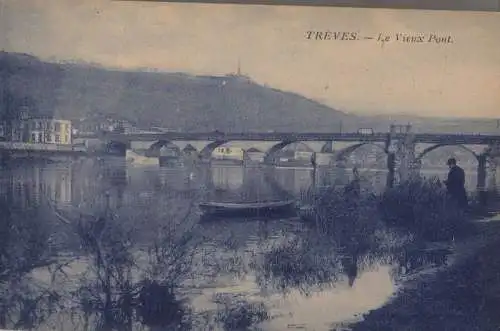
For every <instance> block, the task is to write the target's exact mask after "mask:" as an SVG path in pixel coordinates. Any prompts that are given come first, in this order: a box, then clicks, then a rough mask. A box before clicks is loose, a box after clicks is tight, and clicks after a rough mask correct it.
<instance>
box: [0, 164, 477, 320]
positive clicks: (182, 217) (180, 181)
mask: <svg viewBox="0 0 500 331" xmlns="http://www.w3.org/2000/svg"><path fill="white" fill-rule="evenodd" d="M446 170H447V169H445V168H443V169H442V170H438V171H434V172H433V171H425V170H424V172H423V173H424V175H426V176H438V177H441V178H443V177H444V175H445V174H446ZM360 173H361V176H362V177H363V182H362V183H363V186H365V187H366V188H367V189H371V190H375V191H380V190H382V189H383V188H384V185H385V173H384V172H383V171H372V170H368V169H360ZM312 174H313V172H312V170H311V169H287V168H275V169H271V170H270V169H267V170H264V169H261V168H257V167H255V168H242V167H235V166H216V167H211V168H208V167H198V168H193V167H191V168H175V169H174V168H171V169H165V168H158V167H150V166H148V167H138V166H131V165H127V164H125V163H123V162H122V161H120V160H117V159H109V160H103V159H101V160H96V159H87V160H80V161H75V162H73V163H54V164H48V165H47V164H44V165H23V166H19V167H12V168H10V169H3V170H2V171H1V173H0V181H1V186H0V188H1V194H2V195H3V196H5V197H8V200H9V201H10V203H11V206H12V208H17V210H20V211H21V213H22V212H23V210H29V209H30V208H31V206H34V205H40V204H43V201H45V200H46V201H49V202H50V204H51V205H52V206H54V208H56V210H60V211H63V212H64V211H65V212H67V214H65V215H69V216H67V217H69V218H71V217H72V215H76V213H77V212H78V213H80V212H81V213H84V214H86V215H88V214H90V215H101V214H103V213H109V212H110V211H111V212H112V213H113V215H115V217H116V218H117V219H118V220H119V222H120V226H121V225H123V227H127V229H129V230H130V229H132V230H133V231H131V232H133V238H134V239H133V242H134V244H133V245H132V246H128V247H129V249H130V250H131V251H132V252H133V253H134V254H135V255H134V256H136V257H137V261H139V262H137V264H138V265H139V267H138V270H139V271H140V270H141V268H143V269H145V268H147V267H146V265H147V262H145V260H146V259H145V253H144V252H145V251H144V250H141V249H140V248H141V247H147V246H148V244H150V243H151V242H152V241H153V238H155V235H157V234H158V232H159V229H160V228H162V229H164V228H165V227H167V228H168V229H169V231H170V233H176V234H179V233H180V234H182V233H187V232H189V233H190V234H191V236H192V237H194V238H195V241H197V244H196V245H193V246H192V250H193V251H196V252H195V253H193V256H192V260H191V262H190V263H191V264H192V267H193V268H192V270H191V271H190V272H189V275H188V276H186V277H185V279H183V281H182V286H179V288H178V289H177V293H178V295H179V296H182V297H185V298H186V299H187V300H188V302H189V306H190V307H191V309H192V310H193V311H194V315H197V316H202V317H203V318H205V319H203V318H202V317H200V318H201V321H200V322H198V324H196V325H197V326H195V327H193V328H194V329H198V330H210V329H214V330H218V329H223V327H222V326H220V325H219V326H216V327H212V328H209V327H208V326H207V325H208V324H210V323H211V322H210V321H211V320H210V318H209V317H206V316H208V315H210V312H212V313H213V312H215V311H217V310H220V309H221V307H226V308H227V304H229V303H230V302H246V304H249V303H263V304H264V305H265V307H266V312H267V314H268V316H269V317H270V318H269V319H267V320H265V321H262V322H259V321H258V322H259V323H256V327H258V328H260V329H261V330H288V329H290V330H291V329H304V330H329V329H331V328H332V327H333V326H335V325H337V326H338V325H341V324H342V323H344V322H348V321H352V320H355V319H356V318H358V316H359V315H360V314H363V313H366V312H367V311H369V310H371V309H375V308H377V307H380V306H381V305H383V304H384V303H385V302H387V300H389V299H390V298H391V296H392V295H393V294H394V293H395V291H396V290H397V287H398V281H399V280H400V279H401V277H403V276H404V274H408V273H411V272H414V271H418V270H419V268H422V267H423V266H425V265H427V266H430V265H435V264H439V263H442V259H440V258H439V257H434V256H430V257H429V256H427V257H425V256H420V255H419V256H418V257H408V256H407V257H406V260H405V262H404V263H402V262H401V261H399V262H398V259H397V258H395V257H394V256H393V257H388V256H376V254H373V256H371V255H370V253H369V252H368V254H365V255H364V256H361V257H359V259H357V260H356V261H357V262H355V263H354V264H355V267H354V271H353V270H352V267H351V268H350V267H349V263H346V262H345V258H346V254H345V252H344V253H343V252H340V251H335V249H332V248H331V247H329V246H327V245H317V246H314V248H311V249H310V250H308V249H306V250H305V251H306V252H307V253H306V254H304V255H301V256H299V255H298V254H299V253H294V252H295V251H294V249H295V248H296V247H297V245H310V243H311V242H315V241H317V239H316V237H315V234H314V233H312V232H310V230H309V229H308V228H307V226H305V225H304V224H303V223H302V222H300V221H297V220H296V219H256V220H247V221H241V220H236V219H218V220H208V221H204V222H199V219H200V218H199V212H198V211H197V210H196V208H194V207H193V203H195V202H197V201H203V200H204V199H205V200H206V199H221V200H230V199H233V200H241V199H248V200H254V199H256V198H260V199H262V198H264V199H265V198H268V199H278V198H290V197H298V196H300V194H301V191H303V190H304V189H307V188H308V187H310V186H311V185H313V183H314V185H316V186H322V185H344V184H346V183H347V182H348V181H349V179H350V176H351V170H350V169H319V170H317V172H316V173H315V176H313V175H312ZM475 176H476V175H475V174H474V173H468V183H467V185H468V188H469V189H471V190H472V189H473V188H474V187H475ZM37 215H39V216H38V217H39V219H40V222H42V220H46V219H47V220H49V222H52V223H51V224H53V221H52V220H53V219H55V218H56V216H55V215H54V210H53V209H52V208H47V209H42V211H40V214H37ZM25 217H30V216H28V215H26V216H25ZM69 221H70V222H71V221H72V220H71V219H70V220H69ZM56 224H57V223H56ZM64 226H65V225H63V224H62V223H61V225H60V226H57V225H56V226H55V229H56V231H58V230H57V229H62V228H63V227H64ZM61 232H63V231H62V230H61ZM304 234H305V237H307V238H308V239H309V241H308V242H307V243H305V244H304V243H303V242H301V241H300V240H299V241H296V240H298V239H297V238H299V236H302V237H304ZM385 235H387V234H385ZM62 237H64V236H63V235H62ZM62 241H64V240H62ZM67 241H68V240H67ZM69 241H71V239H70V240H69ZM134 245H135V246H134ZM70 246H71V245H70ZM70 246H67V245H66V246H64V247H63V248H60V249H61V250H65V256H66V259H69V264H68V265H67V266H66V267H65V269H64V270H65V272H66V273H67V274H69V275H71V277H69V278H65V280H64V281H59V282H57V283H56V284H57V285H53V286H55V289H56V290H60V291H61V292H64V293H66V294H67V295H68V303H66V304H65V306H66V307H69V306H71V302H72V303H74V302H75V300H76V301H78V298H76V299H75V296H74V295H72V296H71V295H69V294H68V293H69V292H70V288H73V287H76V286H77V284H79V283H78V282H79V279H80V278H79V277H82V275H83V272H84V271H85V270H86V267H87V265H88V264H89V263H90V262H88V259H86V258H85V257H82V258H81V259H78V260H77V259H75V258H74V255H72V254H68V252H70V251H71V250H72V249H73V247H70ZM76 246H78V245H76ZM76 246H75V247H76ZM284 247H285V249H284ZM308 247H309V246H308ZM311 247H312V246H311ZM75 249H77V248H75ZM301 252H304V250H301ZM301 254H302V253H301ZM68 256H69V257H68ZM347 258H349V257H348V256H347ZM350 258H351V259H352V257H350ZM287 259H288V260H294V259H295V260H294V261H291V262H290V261H289V262H284V261H285V260H287ZM411 259H413V260H412V262H411V263H409V262H408V260H411ZM288 260H287V261H288ZM141 261H142V262H141ZM273 261H274V262H273ZM273 263H274V264H273ZM271 265H273V266H274V267H270V266H271ZM276 265H278V266H279V268H277V267H276ZM141 266H142V267H141ZM351 266H352V263H351ZM273 268H274V269H273ZM139 271H138V273H140V272H139ZM76 279H78V281H76ZM48 280H49V277H48V272H47V270H46V269H40V270H37V271H36V272H35V273H34V274H32V275H30V277H27V278H26V282H28V283H30V282H31V283H33V284H37V285H36V286H42V285H40V284H45V285H46V284H48V283H49V281H48ZM60 295H61V296H64V295H63V294H60ZM69 297H71V298H69ZM214 314H215V313H214ZM70 315H71V314H70V313H69V311H65V310H64V306H63V307H62V308H60V309H59V310H57V311H56V312H54V313H53V314H52V315H50V316H49V318H48V319H47V320H46V321H44V322H40V323H38V324H36V325H35V326H33V328H34V329H39V330H54V329H55V330H59V329H61V330H62V329H68V330H69V329H72V330H84V329H85V328H84V327H83V326H82V325H83V324H80V322H75V321H74V320H72V319H70V318H69V317H68V316H70ZM210 316H212V315H210ZM230 328H231V327H229V329H230ZM88 329H90V330H92V329H97V328H96V327H92V326H90V327H89V328H88ZM136 329H137V330H139V329H141V328H140V327H139V326H138V327H137V328H136ZM151 330H153V329H151Z"/></svg>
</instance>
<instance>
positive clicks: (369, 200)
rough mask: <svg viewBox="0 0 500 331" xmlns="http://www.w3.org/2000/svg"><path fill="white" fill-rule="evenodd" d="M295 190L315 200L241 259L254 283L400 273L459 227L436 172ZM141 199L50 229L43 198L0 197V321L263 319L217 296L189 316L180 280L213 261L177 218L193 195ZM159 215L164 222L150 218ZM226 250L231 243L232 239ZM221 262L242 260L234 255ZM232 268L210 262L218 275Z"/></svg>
mask: <svg viewBox="0 0 500 331" xmlns="http://www.w3.org/2000/svg"><path fill="white" fill-rule="evenodd" d="M303 197H307V201H305V200H304V201H303V202H304V203H307V204H308V205H310V206H311V207H312V209H311V210H310V211H311V212H310V213H308V214H307V215H305V219H304V222H305V223H306V226H305V227H304V229H303V230H301V231H297V232H296V233H294V234H293V235H292V234H288V236H287V238H286V240H282V241H280V242H278V243H276V242H275V243H274V244H262V245H261V247H260V248H261V249H262V252H261V254H255V255H256V256H255V261H253V262H251V263H250V265H251V266H252V267H251V269H253V271H254V272H255V273H256V277H257V283H258V285H259V286H260V287H261V288H267V289H271V290H279V291H285V292H286V290H289V289H299V290H300V291H301V292H302V293H303V294H306V295H307V294H309V293H310V292H311V291H312V290H313V289H317V288H321V287H323V286H331V285H332V284H334V283H335V282H337V281H339V280H341V279H343V278H347V280H348V283H349V285H350V286H353V284H354V283H355V280H356V277H357V276H358V274H359V273H361V272H362V271H363V270H364V269H366V268H371V266H372V265H373V264H374V261H376V260H378V261H380V260H383V259H385V260H386V261H387V262H391V263H394V264H395V265H399V266H404V267H405V268H407V269H408V265H409V264H408V262H409V261H410V260H411V259H412V258H413V257H412V249H413V250H414V249H418V247H421V246H422V245H425V244H426V243H428V242H432V241H450V240H453V238H454V237H455V236H456V235H457V234H458V233H460V232H461V231H462V232H463V229H464V228H466V224H467V222H466V217H467V215H465V214H464V213H463V212H459V211H458V210H457V208H454V206H453V205H452V204H451V202H450V201H449V199H448V197H447V195H446V191H445V189H444V187H443V186H442V185H441V184H440V183H439V181H437V180H434V179H424V178H419V177H417V178H412V179H411V180H409V181H407V182H404V183H401V184H399V185H397V186H395V187H394V188H391V189H388V190H386V191H385V192H383V193H381V194H376V193H374V192H372V191H370V190H366V189H364V188H363V185H362V183H360V182H358V181H353V182H351V183H349V184H348V185H346V186H343V187H323V188H319V189H316V190H314V191H312V190H311V191H310V192H308V194H304V195H303ZM149 199H150V201H149V200H148V201H149V202H145V203H147V206H149V207H148V208H147V211H146V214H144V215H145V216H144V215H143V217H142V218H140V215H139V214H137V213H136V212H135V211H134V210H133V208H129V207H128V206H124V207H123V208H124V210H126V212H125V213H122V214H123V215H122V216H118V215H117V213H115V212H113V211H112V210H109V209H108V208H106V209H105V210H104V212H103V213H100V214H99V215H94V216H92V215H90V216H89V215H87V214H83V213H82V214H80V215H79V216H78V217H76V218H72V219H67V220H66V221H65V222H63V223H59V226H55V224H56V223H57V221H55V217H53V214H51V212H50V210H48V207H47V206H44V205H43V204H41V205H38V206H37V207H34V208H32V209H29V208H28V209H26V208H24V209H23V208H17V209H16V208H15V206H12V205H11V204H10V203H9V202H8V201H0V202H1V203H2V204H1V205H0V208H1V209H2V214H1V216H0V218H1V222H0V227H1V228H0V236H1V238H0V239H1V240H0V257H1V260H0V262H1V263H0V289H1V291H2V292H1V293H2V295H1V296H0V327H2V328H13V327H23V328H26V329H30V328H31V329H33V328H36V327H37V325H40V323H44V322H47V323H49V324H50V323H53V322H48V321H49V320H50V318H51V315H53V314H54V312H56V311H59V312H61V311H65V309H66V311H67V310H68V309H69V310H70V311H71V314H70V315H71V316H72V319H74V320H75V319H76V320H78V323H76V324H74V325H81V326H82V328H83V329H85V327H87V328H88V329H93V330H113V329H119V330H142V329H141V328H150V329H151V330H153V329H158V328H160V329H172V330H174V329H175V330H178V329H192V328H193V325H194V324H196V323H197V319H200V318H201V319H202V320H203V321H205V322H201V323H202V324H203V323H208V322H210V323H212V324H214V325H218V327H220V328H223V329H228V330H229V329H235V328H241V329H245V328H248V327H249V326H250V325H252V324H258V323H260V322H262V321H265V320H267V319H269V318H272V316H271V314H270V313H269V312H268V308H267V307H266V306H265V305H263V304H261V303H258V302H249V301H246V300H243V299H241V300H240V299H238V300H225V301H221V302H218V303H217V302H216V303H217V305H218V309H217V312H216V313H214V314H212V315H211V316H210V317H203V314H200V313H199V312H194V311H193V309H192V307H191V306H190V304H189V299H188V297H187V296H186V295H184V294H182V293H181V292H182V291H181V288H184V287H185V286H186V284H187V283H189V282H190V280H192V279H193V278H194V277H196V275H198V276H199V275H201V274H202V273H205V274H209V273H210V272H207V271H206V270H200V269H199V268H200V267H199V266H200V265H201V266H202V267H201V268H202V269H206V268H209V265H210V264H211V263H212V264H213V261H212V260H213V259H214V258H215V257H214V256H213V254H212V253H210V252H208V251H207V250H206V248H203V249H199V248H200V245H201V244H202V243H204V242H205V241H207V240H209V238H205V237H204V236H203V234H202V232H200V231H198V232H196V231H194V232H193V231H192V229H190V228H189V226H186V224H188V223H190V222H192V218H193V214H192V211H193V206H194V205H195V204H194V201H195V200H192V201H191V202H190V203H189V204H188V207H187V208H185V209H182V208H179V206H178V205H177V204H176V202H175V201H167V200H165V199H164V200H162V201H160V200H161V197H160V196H154V197H150V198H149ZM159 199H160V200H159ZM167 202H168V203H167ZM153 208H156V210H154V212H153ZM20 210H22V211H23V213H22V214H21V213H20ZM30 213H31V214H30ZM50 215H52V216H50ZM158 215H162V220H153V219H152V218H153V217H155V216H156V217H157V218H158ZM148 222H151V224H152V225H151V224H150V229H151V228H154V231H149V233H148V235H147V236H146V235H145V234H144V231H142V233H140V232H141V227H143V226H146V225H147V223H148ZM65 241H66V242H65ZM227 241H228V242H230V241H231V239H230V238H228V239H227ZM226 246H228V247H227V249H228V250H231V249H233V248H234V249H237V244H236V243H233V242H232V243H231V244H230V245H229V244H227V245H226ZM233 246H234V247H233ZM415 247H417V248H415ZM70 252H73V254H74V255H73V256H71V255H70V256H69V257H68V254H69V253H70ZM76 256H78V261H76V260H75V257H76ZM236 257H237V258H236ZM229 261H233V263H236V262H234V261H237V263H239V264H243V262H242V258H241V257H240V256H237V255H235V256H234V258H232V257H231V258H230V259H229ZM414 262H415V261H413V262H412V263H413V264H415V263H414ZM71 263H73V264H75V263H82V264H81V265H80V269H82V266H83V270H82V271H81V272H79V273H78V274H75V273H73V274H72V275H69V274H70V273H71V272H68V269H67V268H65V266H68V265H70V264H71ZM214 265H215V264H214ZM44 267H50V270H49V277H48V280H47V281H45V282H40V280H39V278H40V277H38V278H37V277H35V276H34V274H35V273H37V272H38V271H39V270H40V269H43V268H44ZM197 268H198V269H197ZM223 269H224V270H225V271H224V270H223ZM230 269H231V268H226V267H221V266H217V270H218V271H217V272H219V273H220V272H229V271H228V270H230ZM233 269H238V268H233ZM235 272H236V273H237V270H236V271H235ZM397 272H400V270H399V269H398V271H397ZM239 276H241V275H239ZM492 277H493V276H492ZM35 278H37V279H38V280H37V281H35V280H34V279H35ZM489 281H491V282H493V281H494V279H493V278H491V277H490V278H489ZM68 282H69V283H68ZM33 284H35V285H33ZM68 284H71V285H68ZM68 314H69V313H68ZM75 316H76V317H75ZM198 323H199V321H198ZM52 325H53V324H52ZM67 327H68V326H67V325H66V328H67ZM214 327H215V326H214Z"/></svg>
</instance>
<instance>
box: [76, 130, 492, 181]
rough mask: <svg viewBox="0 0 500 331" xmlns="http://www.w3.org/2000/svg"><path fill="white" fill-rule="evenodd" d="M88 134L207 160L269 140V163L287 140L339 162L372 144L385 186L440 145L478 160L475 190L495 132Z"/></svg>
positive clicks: (128, 145)
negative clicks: (183, 147) (193, 149)
mask: <svg viewBox="0 0 500 331" xmlns="http://www.w3.org/2000/svg"><path fill="white" fill-rule="evenodd" d="M82 138H85V137H82ZM87 138H91V137H87ZM94 138H99V139H100V140H101V141H103V142H105V143H106V144H108V145H113V146H120V148H121V149H122V150H125V149H127V148H131V149H142V150H159V149H160V148H161V147H162V146H165V145H167V144H176V143H180V142H189V143H190V144H191V143H192V145H195V143H196V145H197V150H198V152H199V154H200V156H201V157H202V158H210V156H211V155H212V152H213V151H214V150H215V148H217V147H219V146H221V145H224V144H227V143H230V142H234V141H250V142H272V143H274V144H273V145H271V147H270V148H268V149H267V150H266V151H265V155H264V163H266V164H275V163H276V158H277V154H278V152H279V151H280V150H282V149H283V148H284V147H286V146H288V145H290V144H293V143H305V144H307V145H308V146H309V147H310V149H311V150H312V152H315V153H331V155H332V160H333V162H334V163H335V164H339V163H340V164H342V163H344V162H345V161H346V159H347V158H348V156H349V155H350V154H351V153H353V152H354V151H355V150H356V149H358V148H360V147H361V146H364V145H373V146H377V147H378V148H379V149H380V150H381V151H383V152H384V153H385V154H386V155H387V170H388V172H389V176H388V184H389V185H392V183H393V182H394V181H395V180H397V179H403V178H405V177H407V176H408V175H409V174H410V173H411V172H412V171H413V170H415V169H419V168H420V164H421V160H422V158H423V157H424V156H425V155H426V154H427V153H429V152H431V151H433V150H435V149H438V148H440V147H443V146H458V147H460V148H462V149H464V150H466V151H468V152H470V153H471V155H472V156H474V158H475V159H476V160H477V161H478V188H479V189H484V188H485V187H486V178H487V172H488V170H490V171H491V173H492V176H494V173H495V171H496V168H497V164H498V163H497V162H496V161H497V159H498V156H500V148H499V146H500V135H480V134H434V133H413V132H411V127H410V126H409V125H405V126H395V125H392V126H391V129H390V131H389V132H388V133H373V134H361V133H278V132H266V133H259V132H246V133H223V132H217V131H216V132H209V133H181V132H165V133H143V134H141V133H139V134H120V133H102V134H99V135H96V136H94ZM193 142H194V143H193ZM333 142H346V143H349V144H348V146H346V147H343V148H342V149H340V150H335V151H334V149H333ZM318 143H319V144H318ZM417 144H432V146H430V147H428V148H425V149H424V150H423V151H421V152H420V153H417V151H416V146H417ZM465 145H482V146H484V149H483V151H481V152H475V151H473V150H472V149H470V148H468V147H466V146H465Z"/></svg>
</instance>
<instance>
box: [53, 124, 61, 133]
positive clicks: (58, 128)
mask: <svg viewBox="0 0 500 331" xmlns="http://www.w3.org/2000/svg"><path fill="white" fill-rule="evenodd" d="M54 131H56V132H60V131H61V123H59V122H56V123H55V124H54Z"/></svg>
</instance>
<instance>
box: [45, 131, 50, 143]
mask: <svg viewBox="0 0 500 331" xmlns="http://www.w3.org/2000/svg"><path fill="white" fill-rule="evenodd" d="M50 140H51V139H50V133H48V132H46V133H45V142H46V143H50V142H51V141H50Z"/></svg>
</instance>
